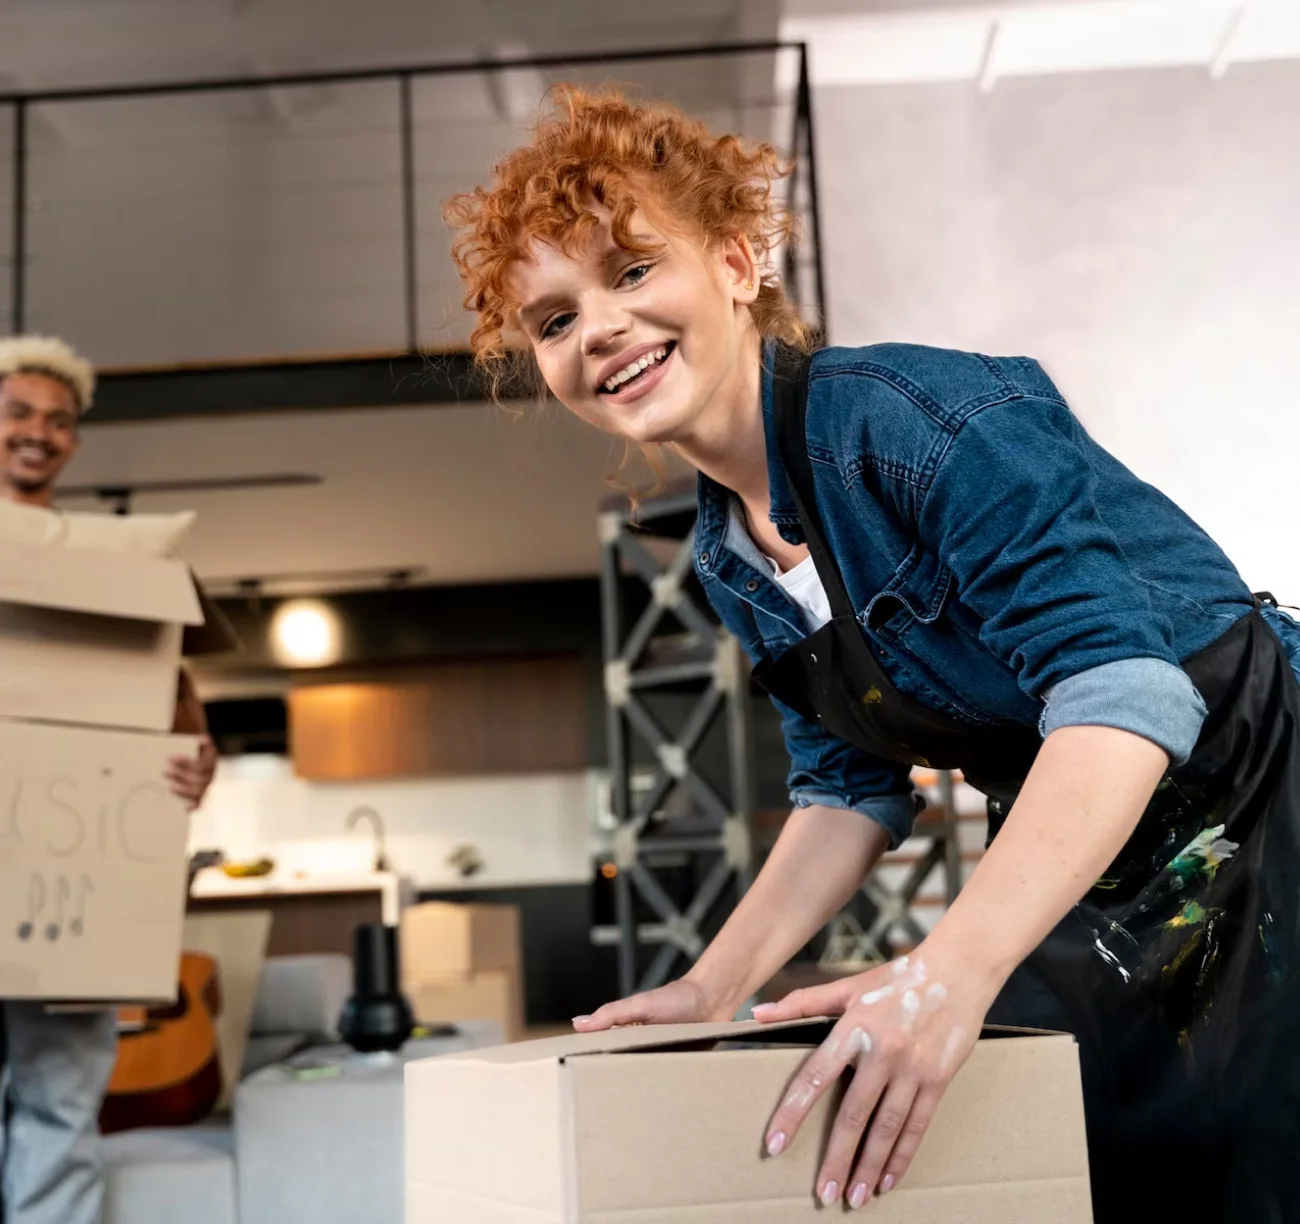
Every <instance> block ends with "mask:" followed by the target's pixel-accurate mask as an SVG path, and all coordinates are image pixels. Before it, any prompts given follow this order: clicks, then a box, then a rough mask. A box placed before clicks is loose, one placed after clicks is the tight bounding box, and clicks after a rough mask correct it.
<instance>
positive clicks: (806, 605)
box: [764, 554, 831, 633]
mask: <svg viewBox="0 0 1300 1224" xmlns="http://www.w3.org/2000/svg"><path fill="white" fill-rule="evenodd" d="M764 555H766V554H764ZM767 559H768V561H769V562H771V565H772V574H773V576H774V577H775V578H776V580H777V582H778V583H780V585H781V587H782V588H783V589H784V591H785V593H786V594H787V595H789V596H790V598H791V599H793V600H794V601H795V603H797V604H798V605H799V610H800V611H801V612H802V613H803V619H804V623H805V625H807V627H808V632H809V633H816V632H817V630H818V629H820V628H821V627H822V626H823V625H825V624H827V623H828V622H829V621H830V619H831V601H830V600H829V599H827V598H826V588H825V587H824V586H822V580H821V578H819V577H818V575H817V567H816V566H815V565H814V564H813V559H812V558H811V557H805V558H804V559H803V560H802V561H800V562H799V564H798V565H796V566H795V567H794V569H792V570H787V571H786V572H785V573H784V574H783V573H782V572H781V567H780V566H779V565H777V563H776V562H775V561H773V560H772V558H771V557H768V558H767Z"/></svg>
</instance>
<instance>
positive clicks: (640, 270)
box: [620, 263, 652, 285]
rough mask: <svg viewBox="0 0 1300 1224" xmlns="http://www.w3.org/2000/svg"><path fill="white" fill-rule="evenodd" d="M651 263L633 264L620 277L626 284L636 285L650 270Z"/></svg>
mask: <svg viewBox="0 0 1300 1224" xmlns="http://www.w3.org/2000/svg"><path fill="white" fill-rule="evenodd" d="M651 267H652V265H651V264H648V263H643V264H633V265H632V267H630V268H629V269H628V270H627V271H626V272H624V273H623V275H622V277H621V278H620V280H621V283H622V284H624V285H636V284H639V283H640V282H641V281H643V280H644V279H645V275H646V273H647V272H649V271H650V268H651Z"/></svg>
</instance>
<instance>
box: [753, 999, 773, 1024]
mask: <svg viewBox="0 0 1300 1224" xmlns="http://www.w3.org/2000/svg"><path fill="white" fill-rule="evenodd" d="M775 1011H776V1004H775V1003H760V1004H759V1005H758V1006H757V1007H755V1008H754V1019H755V1020H761V1019H762V1018H763V1017H764V1016H770V1015H772V1014H773V1013H775Z"/></svg>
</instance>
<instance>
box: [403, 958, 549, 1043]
mask: <svg viewBox="0 0 1300 1224" xmlns="http://www.w3.org/2000/svg"><path fill="white" fill-rule="evenodd" d="M405 993H406V997H407V1000H408V1001H409V1002H410V1004H411V1010H412V1011H413V1012H414V1013H415V1019H416V1021H417V1022H419V1023H421V1024H438V1023H446V1022H453V1023H454V1022H455V1021H457V1020H495V1021H496V1022H497V1023H498V1024H500V1025H501V1033H502V1037H503V1039H504V1040H506V1041H519V1040H520V1039H521V1038H522V1037H523V1035H524V1000H523V984H522V982H521V980H520V972H519V970H518V969H488V970H485V971H484V972H483V973H471V974H468V975H467V976H464V977H448V978H444V979H443V980H442V981H426V982H417V983H414V984H412V985H410V986H407V987H406V988H405Z"/></svg>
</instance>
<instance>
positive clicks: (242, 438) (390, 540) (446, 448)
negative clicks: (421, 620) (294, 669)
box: [64, 404, 682, 588]
mask: <svg viewBox="0 0 1300 1224" xmlns="http://www.w3.org/2000/svg"><path fill="white" fill-rule="evenodd" d="M619 454H620V447H618V446H616V445H615V444H613V443H612V442H611V440H610V439H608V438H606V437H605V436H604V435H602V434H599V433H597V432H596V431H595V430H593V429H591V428H589V427H588V426H586V425H583V424H581V423H580V422H578V421H577V420H576V419H575V418H572V417H570V416H569V414H568V413H567V412H565V411H564V410H563V409H562V408H560V407H558V406H557V405H554V404H551V405H544V406H537V405H526V406H523V407H522V410H521V411H520V412H519V414H518V415H514V414H511V413H507V412H506V411H505V410H504V409H500V408H494V407H491V406H488V405H483V404H465V405H461V406H456V407H440V408H432V407H431V408H372V409H364V410H360V411H350V410H349V411H341V410H340V411H333V412H311V413H286V414H283V415H266V416H256V417H242V418H237V419H223V420H204V421H166V422H158V423H149V424H129V425H126V424H124V425H112V426H108V427H104V428H100V429H94V428H87V430H86V431H85V435H84V437H83V441H82V448H81V452H80V453H79V454H78V455H77V457H76V458H75V459H74V460H73V462H72V464H71V465H70V466H69V467H68V469H67V472H66V475H65V479H66V482H67V483H68V484H70V485H83V484H85V485H92V486H94V485H101V484H115V483H123V484H130V483H132V482H135V481H148V480H164V479H165V480H176V479H203V478H211V477H226V476H231V475H253V474H258V473H281V472H302V473H307V474H313V475H318V476H320V477H322V478H323V483H321V484H320V485H317V486H311V487H303V488H287V489H256V490H248V491H243V492H193V493H187V494H183V495H176V494H173V495H167V496H163V495H137V497H136V498H135V501H134V505H133V508H134V510H136V511H137V512H142V513H167V512H172V511H177V510H183V509H194V510H197V511H198V521H197V523H196V526H195V529H194V532H193V534H192V536H191V537H190V540H189V542H188V545H187V547H186V550H185V551H186V556H187V558H188V559H189V560H190V562H191V564H193V565H194V567H195V569H196V570H197V571H198V573H199V575H200V576H201V577H202V578H204V579H205V580H208V581H209V582H212V583H213V584H214V585H218V586H220V587H222V588H225V587H226V586H227V585H228V584H229V581H230V580H233V579H239V578H250V577H251V578H256V577H261V576H265V575H282V574H302V575H307V576H311V575H315V574H319V573H322V572H333V571H341V570H343V571H346V570H354V569H361V570H381V571H382V570H399V569H407V568H422V569H423V570H424V572H423V573H422V574H421V575H419V576H418V578H417V581H420V582H428V583H447V584H455V583H473V582H500V581H509V580H521V579H529V578H546V577H568V576H574V575H581V574H591V573H594V572H595V571H596V569H597V568H598V565H599V551H598V548H597V541H596V515H597V510H598V507H599V505H600V503H601V501H602V500H603V499H604V498H605V497H607V496H609V495H610V494H611V492H612V490H611V489H610V488H609V487H608V486H607V485H606V483H605V476H606V474H607V473H609V472H610V471H611V470H612V469H613V468H614V467H615V466H616V465H617V461H618V458H619ZM674 470H675V471H677V472H681V471H682V469H680V468H676V469H674ZM64 504H65V506H66V508H68V509H74V510H81V509H93V508H95V502H94V500H93V499H92V498H84V499H83V498H78V499H76V500H75V501H67V502H65V503H64ZM307 585H309V586H321V585H330V584H327V583H326V584H321V583H316V582H315V581H309V582H308V583H307ZM344 585H351V584H350V583H349V584H344Z"/></svg>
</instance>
